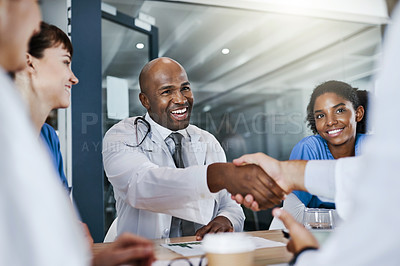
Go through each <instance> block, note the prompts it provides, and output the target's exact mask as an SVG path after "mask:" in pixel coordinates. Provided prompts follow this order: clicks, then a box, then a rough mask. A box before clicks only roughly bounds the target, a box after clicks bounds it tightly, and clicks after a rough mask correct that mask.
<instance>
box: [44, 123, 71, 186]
mask: <svg viewBox="0 0 400 266" xmlns="http://www.w3.org/2000/svg"><path fill="white" fill-rule="evenodd" d="M40 136H41V138H42V139H43V141H44V142H45V143H46V144H47V147H48V150H49V152H50V155H51V157H52V159H53V164H54V167H55V168H56V170H57V172H58V174H59V177H60V180H61V182H62V184H63V186H64V187H65V189H66V190H67V191H68V192H70V191H71V188H70V187H69V186H68V181H67V178H66V177H65V174H64V165H63V158H62V155H61V151H60V139H59V138H58V136H57V133H56V131H55V130H54V128H52V127H51V126H50V125H49V124H46V123H45V124H44V125H43V126H42V129H41V130H40Z"/></svg>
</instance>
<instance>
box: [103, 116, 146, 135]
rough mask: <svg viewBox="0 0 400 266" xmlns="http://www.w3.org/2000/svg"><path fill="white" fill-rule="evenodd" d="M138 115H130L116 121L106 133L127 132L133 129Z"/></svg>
mask: <svg viewBox="0 0 400 266" xmlns="http://www.w3.org/2000/svg"><path fill="white" fill-rule="evenodd" d="M138 117H139V116H133V117H128V118H125V119H123V120H121V121H119V122H117V123H115V124H114V125H113V126H112V127H111V128H110V129H109V130H107V132H106V135H107V134H110V133H119V132H125V131H126V130H129V131H131V130H132V128H133V127H134V126H135V125H134V124H135V120H136V118H138Z"/></svg>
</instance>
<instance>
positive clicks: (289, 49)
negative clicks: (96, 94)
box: [102, 0, 381, 230]
mask: <svg viewBox="0 0 400 266" xmlns="http://www.w3.org/2000/svg"><path fill="white" fill-rule="evenodd" d="M105 2H106V3H107V4H110V5H113V6H114V7H116V8H117V9H118V11H120V12H122V13H126V14H133V15H134V16H137V15H138V14H139V13H143V14H145V15H148V16H150V17H152V18H154V20H155V26H156V27H157V28H158V31H159V56H160V57H161V56H167V57H171V58H173V59H175V60H177V61H178V62H179V63H181V64H182V65H183V67H184V68H185V69H186V71H187V73H188V76H189V80H190V82H191V84H192V88H193V92H194V99H195V103H194V110H193V114H192V123H193V124H196V125H198V126H199V127H201V128H203V129H205V130H207V131H209V132H211V133H212V134H214V135H215V136H216V138H217V139H218V140H219V141H220V142H221V143H222V145H223V147H224V149H225V151H226V154H227V158H228V161H231V160H232V159H234V158H237V157H238V156H240V155H241V154H243V153H254V152H264V153H266V154H268V155H270V156H272V157H274V158H277V159H280V160H285V159H288V158H289V154H290V152H291V149H292V148H293V146H294V145H295V144H296V143H297V142H298V141H299V140H300V139H302V138H303V137H304V136H307V135H310V134H311V131H310V130H309V129H307V127H306V123H305V117H306V106H307V104H308V100H309V96H310V93H311V91H312V90H313V88H314V87H316V86H317V85H318V84H320V83H322V82H324V81H327V80H341V81H345V82H348V83H350V84H351V85H353V87H358V88H360V89H365V90H373V87H374V80H373V75H374V73H375V72H376V71H377V67H376V62H377V60H378V59H379V56H380V44H381V26H380V25H374V24H371V23H356V22H348V21H340V20H334V19H322V18H312V17H306V16H296V15H283V14H278V13H271V12H261V11H255V10H246V9H238V8H226V7H216V6H208V5H196V4H188V3H182V2H168V1H139V2H140V4H138V1H134V2H136V3H135V4H131V3H130V2H131V1H118V0H107V1H105ZM102 26H103V29H102V32H103V36H102V40H103V58H102V61H103V80H104V82H106V81H105V77H106V76H108V75H111V76H116V77H121V78H124V79H126V80H127V81H128V87H129V93H128V95H129V116H133V115H142V114H143V113H144V112H145V110H144V108H143V107H142V106H141V104H140V102H139V100H138V93H139V87H138V78H137V77H138V73H139V71H140V69H141V68H142V66H143V65H144V64H145V63H146V61H147V60H148V57H147V54H146V52H145V51H143V50H142V51H139V50H137V48H135V45H136V43H138V42H139V41H143V42H145V40H144V39H145V37H144V36H140V34H138V33H135V32H132V31H129V30H127V29H124V28H123V27H122V26H119V25H112V23H110V22H107V21H103V25H102ZM143 38H144V39H143ZM145 47H146V46H145ZM104 87H105V86H103V88H104ZM104 99H106V93H104ZM105 105H106V103H105ZM104 110H105V112H106V109H104ZM105 115H106V114H105ZM117 121H119V120H118V119H109V118H107V117H105V118H104V127H103V128H104V130H106V129H107V128H109V127H110V126H111V125H112V124H114V123H116V122H117ZM246 214H247V215H255V214H254V213H251V212H247V213H246ZM264 214H265V213H263V214H262V215H264ZM248 218H249V221H250V222H251V220H252V218H251V217H248ZM253 219H254V220H255V223H253V224H249V223H248V224H247V229H248V230H252V229H267V228H268V225H269V221H270V217H269V218H268V217H265V216H262V217H261V216H260V215H259V214H258V215H255V216H254V217H253ZM254 220H253V221H254Z"/></svg>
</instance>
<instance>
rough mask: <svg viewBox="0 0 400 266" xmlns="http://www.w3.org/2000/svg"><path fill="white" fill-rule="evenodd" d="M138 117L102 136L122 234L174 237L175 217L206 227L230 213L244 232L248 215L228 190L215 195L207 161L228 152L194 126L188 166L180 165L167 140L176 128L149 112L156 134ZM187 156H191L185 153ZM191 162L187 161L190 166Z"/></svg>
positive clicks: (186, 158)
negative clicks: (177, 164)
mask: <svg viewBox="0 0 400 266" xmlns="http://www.w3.org/2000/svg"><path fill="white" fill-rule="evenodd" d="M136 118H137V117H131V118H127V119H125V120H123V121H121V122H119V123H118V124H116V125H114V126H113V127H112V128H111V129H110V130H109V131H108V132H107V133H106V135H105V137H104V140H103V162H104V169H105V171H106V174H107V177H108V179H109V181H110V182H111V184H112V185H113V188H114V196H115V199H116V208H117V215H118V224H117V232H118V235H119V234H121V233H123V232H126V231H127V232H132V233H135V234H138V235H141V236H144V237H147V238H150V239H157V238H164V237H168V236H169V232H170V226H171V218H172V216H175V217H177V218H181V219H185V220H188V221H192V222H195V223H198V224H203V225H206V224H208V223H209V222H210V221H211V220H212V219H213V218H215V217H216V216H225V217H227V218H228V219H229V220H230V221H231V223H232V225H233V227H234V230H235V231H242V230H243V223H244V214H243V211H242V209H241V207H240V206H239V205H238V204H236V203H235V202H234V201H233V200H232V199H231V198H230V194H229V193H228V192H227V191H226V190H222V191H220V192H218V193H211V192H210V191H209V189H208V185H207V167H208V166H207V165H209V164H211V163H214V162H225V161H226V159H225V153H224V151H223V149H222V147H221V145H220V144H219V143H218V141H217V140H216V139H215V137H214V136H213V135H211V134H210V133H208V132H206V131H204V130H202V129H199V128H198V127H196V126H194V125H189V126H188V127H187V128H186V129H185V130H183V131H182V130H181V131H179V133H183V135H184V136H185V139H184V141H183V145H184V146H183V149H184V152H183V154H184V157H183V160H184V162H185V163H187V162H190V163H191V164H190V166H188V167H186V168H176V166H175V163H174V160H173V158H172V155H171V151H170V150H169V148H168V146H167V144H166V143H165V138H166V137H167V136H168V135H169V134H170V133H171V132H172V131H170V130H168V129H166V128H163V127H161V126H160V125H157V124H156V123H155V122H154V121H152V119H151V118H150V117H149V115H148V114H146V120H147V121H148V122H149V123H150V126H151V132H150V133H149V134H148V136H147V137H146V138H145V139H144V141H143V143H142V144H141V145H140V146H139V147H134V146H135V145H136V144H137V140H136V134H138V136H139V138H138V141H139V142H140V140H141V139H142V138H143V136H144V135H145V134H146V132H147V130H148V128H147V127H146V126H145V124H144V123H143V122H138V126H137V127H136V126H135V125H134V121H135V120H136ZM185 154H186V155H185ZM185 165H186V164H185Z"/></svg>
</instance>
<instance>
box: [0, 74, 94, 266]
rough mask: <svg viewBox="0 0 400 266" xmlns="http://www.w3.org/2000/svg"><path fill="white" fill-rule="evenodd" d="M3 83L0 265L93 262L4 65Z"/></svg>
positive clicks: (0, 95) (0, 109) (51, 265)
mask: <svg viewBox="0 0 400 266" xmlns="http://www.w3.org/2000/svg"><path fill="white" fill-rule="evenodd" d="M0 84H1V88H0V101H1V103H0V125H1V129H0V213H1V219H0V237H1V239H0V241H1V244H0V265H13V266H18V265H21V266H22V265H24V266H25V265H30V266H46V265H49V266H54V265H90V259H91V257H90V252H89V247H88V245H87V242H86V240H85V239H84V234H83V232H82V228H80V226H79V224H78V219H77V217H76V215H75V213H74V210H73V208H72V205H71V202H70V201H69V198H68V196H67V194H66V192H65V190H64V189H63V188H62V186H61V185H60V182H59V178H58V176H57V173H56V172H55V169H54V166H53V164H52V163H51V161H50V158H49V155H48V153H47V152H46V151H45V149H44V146H43V145H42V143H39V142H38V137H37V134H35V133H34V129H33V126H32V124H31V121H29V119H28V115H27V110H26V108H25V106H24V104H23V102H22V101H21V99H20V97H19V96H20V95H18V94H17V91H16V89H15V88H14V87H13V84H12V82H11V80H10V79H9V77H7V76H6V75H5V73H4V71H3V70H2V69H1V68H0Z"/></svg>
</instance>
